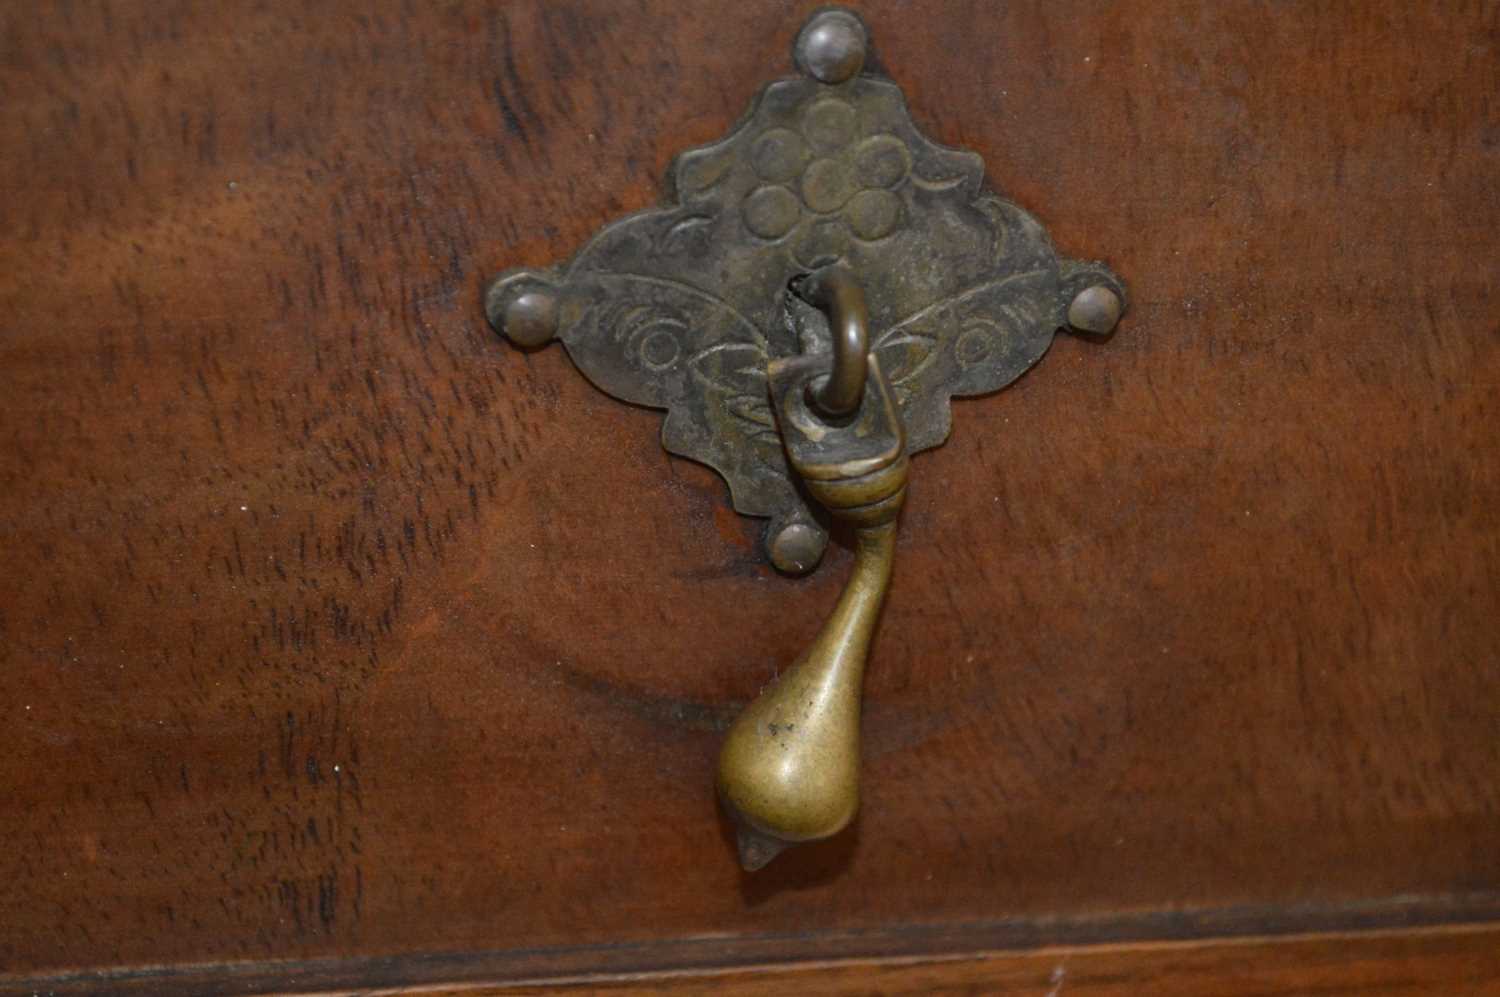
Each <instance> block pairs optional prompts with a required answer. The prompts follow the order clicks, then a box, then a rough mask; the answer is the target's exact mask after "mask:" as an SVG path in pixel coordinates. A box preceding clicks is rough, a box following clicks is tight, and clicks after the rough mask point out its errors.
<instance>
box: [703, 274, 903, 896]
mask: <svg viewBox="0 0 1500 997" xmlns="http://www.w3.org/2000/svg"><path fill="white" fill-rule="evenodd" d="M793 288H794V290H795V292H796V293H798V294H799V295H800V296H803V297H805V298H806V299H807V300H809V301H810V302H811V303H813V304H817V305H820V306H822V307H824V308H825V309H826V310H827V312H828V317H829V323H828V324H829V326H830V327H831V330H832V340H833V349H832V365H831V366H832V369H831V371H830V370H829V366H830V365H829V361H828V359H827V357H828V355H827V354H817V353H814V354H803V355H800V356H796V357H792V358H789V359H782V360H774V361H772V362H771V364H770V365H769V370H768V380H769V384H770V391H771V403H772V408H773V411H774V412H775V415H776V421H777V424H778V426H779V427H780V428H781V435H782V440H783V442H784V444H785V446H786V453H787V458H788V460H789V461H790V463H791V467H792V470H793V471H794V472H795V473H796V474H797V476H798V477H799V478H800V479H801V480H802V482H803V484H804V485H806V487H807V490H808V491H809V492H810V493H811V495H812V496H813V498H814V499H815V500H816V501H817V502H818V503H819V504H820V505H822V506H823V507H824V508H826V509H827V510H828V511H829V512H830V513H831V514H832V515H833V516H834V517H835V518H836V519H838V520H840V521H842V522H845V523H847V524H849V525H850V526H852V527H854V530H855V534H854V535H855V561H854V570H853V572H852V573H851V574H850V576H849V580H848V582H847V583H845V585H844V590H843V593H842V594H841V595H840V596H839V600H838V604H837V605H836V606H835V607H834V610H833V614H832V615H831V616H829V618H828V622H827V623H825V624H824V625H823V629H822V630H821V631H819V633H818V635H817V637H816V638H815V639H814V640H813V642H812V644H811V645H810V646H809V647H808V649H807V650H806V651H804V652H803V654H802V656H801V657H800V658H798V659H797V662H796V664H794V665H793V666H792V668H791V669H790V670H789V671H788V672H787V673H786V674H784V675H782V676H781V677H780V678H779V679H778V680H777V681H776V683H775V684H774V685H773V686H772V687H771V688H769V689H767V690H766V691H764V692H762V693H761V694H760V696H759V698H757V699H756V700H755V701H754V702H753V703H751V704H750V706H749V707H748V708H746V710H745V712H744V713H742V714H741V715H740V716H739V718H738V719H737V720H736V721H735V722H734V725H733V726H732V727H730V729H729V735H728V737H727V738H726V739H725V741H724V747H723V749H722V751H721V752H720V754H719V793H720V795H721V796H722V797H723V799H724V802H725V805H726V806H727V807H728V809H729V812H730V813H731V815H732V816H733V817H734V818H735V822H736V824H737V825H738V839H739V853H740V863H741V864H742V865H743V866H744V867H745V868H746V869H750V870H754V869H759V868H760V867H761V866H763V865H765V864H766V863H767V862H769V861H770V860H771V859H773V858H775V857H776V855H777V854H778V853H779V852H781V851H782V849H784V848H786V847H787V846H788V845H790V844H795V843H797V842H800V841H813V840H816V839H818V838H826V837H829V836H830V835H833V834H837V833H838V832H839V831H841V830H842V829H843V828H844V827H845V825H847V824H848V823H849V821H850V820H852V819H853V817H854V813H855V811H856V810H857V809H858V807H859V718H860V690H861V686H862V685H863V681H864V673H865V660H866V658H867V657H868V656H869V650H870V640H871V638H872V637H873V636H874V634H875V626H876V623H877V621H878V620H879V617H880V607H881V604H882V603H883V602H884V601H885V592H886V588H887V587H888V586H889V584H890V579H891V567H892V562H893V561H894V559H895V552H896V520H897V516H898V515H899V514H900V512H901V506H902V504H903V503H904V502H905V500H906V480H907V470H908V468H909V466H910V461H909V460H908V459H907V455H906V433H905V431H904V430H903V428H902V425H901V415H900V413H899V411H898V410H897V408H896V404H895V402H894V400H893V399H892V397H891V391H890V385H888V384H887V383H886V380H885V376H884V375H883V374H882V373H881V370H880V362H879V360H878V359H877V358H876V357H874V356H872V355H870V353H869V352H868V350H869V347H868V342H869V339H868V329H867V323H868V319H867V316H866V313H865V305H864V292H863V290H862V289H861V288H860V286H859V283H858V281H857V280H856V279H855V278H854V277H853V275H852V274H850V273H849V272H848V271H847V270H845V269H843V268H842V267H830V268H827V269H825V270H823V271H820V272H818V273H815V274H812V275H810V276H809V277H807V278H804V279H801V280H798V281H794V282H793ZM830 396H832V400H830ZM841 416H842V417H841Z"/></svg>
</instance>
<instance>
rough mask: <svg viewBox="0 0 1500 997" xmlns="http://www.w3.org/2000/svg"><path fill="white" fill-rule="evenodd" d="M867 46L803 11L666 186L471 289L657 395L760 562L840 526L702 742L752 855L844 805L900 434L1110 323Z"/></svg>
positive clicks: (534, 341)
mask: <svg viewBox="0 0 1500 997" xmlns="http://www.w3.org/2000/svg"><path fill="white" fill-rule="evenodd" d="M868 45H869V34H868V31H867V30H866V28H865V25H864V23H863V21H861V20H860V18H859V17H858V16H857V15H855V14H853V13H852V12H850V11H847V10H840V9H829V10H823V11H820V12H818V13H817V14H815V15H813V17H812V18H811V19H809V21H808V23H807V24H806V26H805V27H804V28H803V30H802V31H801V33H800V34H799V35H798V41H797V46H796V51H795V57H796V63H797V66H798V68H799V69H800V71H801V73H802V75H801V76H799V77H797V78H794V79H786V80H779V81H777V82H774V83H771V84H770V85H768V86H766V87H765V88H764V89H763V90H762V91H761V92H760V94H759V96H758V97H757V98H756V100H755V102H754V104H753V106H752V107H751V109H750V111H749V113H748V114H747V115H746V116H745V117H744V118H743V119H742V120H741V122H740V123H739V124H738V125H737V126H735V128H734V129H733V130H732V131H731V132H730V133H729V134H728V135H726V136H725V137H724V138H723V139H721V140H719V141H718V142H715V143H713V144H711V145H707V146H704V147H702V148H698V149H692V150H689V151H687V152H684V153H683V154H681V155H680V156H678V158H677V160H676V161H675V163H674V165H673V167H672V170H671V176H670V193H669V195H668V197H667V199H666V200H665V202H664V203H662V204H661V205H660V206H659V207H656V208H652V209H649V210H647V211H643V212H640V213H639V214H635V215H632V216H630V217H628V218H623V219H620V220H618V221H616V222H614V223H612V224H610V225H607V226H605V227H604V228H602V229H601V230H600V231H599V232H598V233H597V234H596V235H595V236H594V238H593V239H592V240H591V241H590V242H589V243H588V244H587V245H586V246H584V247H583V248H582V249H581V250H580V251H579V252H578V254H577V255H576V256H574V257H573V258H572V259H571V260H569V261H567V262H565V263H561V264H558V265H556V266H553V267H549V268H545V269H536V270H511V271H507V272H505V273H502V274H500V275H499V276H498V277H496V278H495V279H494V280H493V281H492V282H491V283H490V285H489V287H488V289H487V291H486V294H485V311H486V314H487V316H488V318H489V320H490V323H491V324H492V325H493V326H494V327H495V328H496V329H497V330H499V331H501V332H503V333H504V334H505V335H506V336H507V338H509V339H510V340H511V341H512V342H514V343H515V344H516V345H517V346H521V347H524V348H538V347H540V346H542V345H544V344H545V343H547V342H549V341H550V340H552V339H554V338H555V339H560V340H562V342H563V344H564V346H566V347H567V350H568V354H569V355H570V356H571V357H572V358H573V361H574V363H575V364H576V365H577V366H578V369H579V370H580V371H582V372H583V373H584V375H585V376H587V377H588V378H589V380H590V381H592V382H593V383H594V384H595V385H597V386H598V387H600V388H601V389H603V390H604V391H606V392H608V393H609V394H611V395H613V396H615V397H617V398H621V399H623V400H626V401H629V402H634V403H636V404H639V405H646V406H651V407H654V408H660V409H665V410H666V413H667V414H666V419H665V420H664V422H663V425H662V445H663V446H664V447H665V448H666V449H667V450H669V451H671V452H672V453H675V454H680V455H682V456H685V457H690V458H693V459H695V460H699V461H702V462H703V463H705V464H707V465H709V466H711V467H713V468H714V469H715V470H717V471H718V472H719V473H720V474H721V475H723V477H724V479H725V481H726V482H727V483H728V485H729V491H730V496H731V498H732V501H733V503H734V507H735V509H737V510H738V511H739V512H741V513H744V514H746V515H751V516H763V517H767V518H769V520H770V525H769V527H768V529H767V533H766V548H767V551H768V553H769V555H770V558H771V561H772V563H774V564H775V565H776V567H777V568H778V569H780V570H781V571H784V572H787V573H792V574H801V573H804V572H807V571H811V570H813V569H814V568H816V567H817V565H818V563H819V560H820V559H821V557H822V554H823V551H824V548H825V547H826V545H827V542H828V528H827V527H828V523H827V518H826V517H827V515H829V514H831V515H832V516H833V517H835V518H843V519H846V520H850V521H851V522H854V523H855V524H856V526H857V530H856V534H855V535H856V538H857V539H856V541H855V543H856V548H857V551H858V555H857V558H856V564H855V569H854V574H853V577H852V578H851V580H850V582H849V585H848V587H847V588H846V590H845V593H844V596H843V597H842V598H841V600H840V602H839V604H838V608H837V609H836V610H835V615H834V617H833V618H832V619H831V620H830V622H829V624H828V626H827V627H825V628H824V631H823V633H822V634H821V635H820V636H819V638H818V640H817V641H816V642H815V643H814V645H813V647H812V648H811V649H810V650H809V651H808V652H807V654H805V655H804V656H803V658H802V659H801V660H800V662H799V664H798V665H797V666H796V667H795V668H794V669H793V670H792V671H791V672H789V673H788V674H787V676H785V677H784V678H783V680H782V681H781V683H779V684H778V685H777V687H776V688H775V689H774V690H772V691H771V692H769V693H768V694H767V696H766V697H765V698H763V699H762V700H760V701H757V703H756V704H755V705H754V706H752V707H751V709H750V711H749V712H747V714H746V719H744V720H743V721H741V723H740V724H737V725H736V726H735V728H734V730H733V732H732V733H731V736H730V739H729V743H728V744H727V745H726V748H725V755H724V761H723V764H722V765H721V769H720V788H721V791H722V795H723V796H724V798H725V800H726V801H727V802H728V804H729V806H730V808H731V809H732V810H733V811H734V812H735V813H736V815H737V816H738V817H739V818H740V819H741V822H742V824H743V825H744V826H746V827H747V828H749V830H748V831H747V837H746V839H745V842H748V844H744V843H742V844H743V850H746V858H747V862H749V863H750V864H754V863H755V862H756V861H759V860H760V859H762V858H764V857H766V856H768V855H769V854H774V850H773V849H771V847H770V846H769V845H767V844H766V842H768V841H770V840H772V839H773V838H774V839H775V840H780V841H794V840H805V839H807V838H810V837H818V836H822V835H826V834H830V833H833V832H834V831H836V830H837V829H838V828H839V827H842V826H843V825H844V824H845V823H847V821H848V819H849V818H850V816H851V815H852V814H853V813H854V810H855V807H856V800H857V790H856V786H857V754H858V751H857V745H858V690H859V677H860V674H861V672H862V669H863V662H864V648H865V647H866V646H867V644H868V641H869V634H870V628H871V627H873V626H874V621H875V618H876V616H877V615H878V609H879V605H880V601H881V597H882V595H883V593H884V588H885V584H886V580H887V579H888V577H889V572H890V555H891V550H892V545H893V544H894V537H895V516H896V512H897V510H898V509H899V507H900V504H901V501H902V496H904V494H905V492H904V485H905V476H906V466H907V459H908V457H909V455H910V454H915V453H918V452H920V451H922V450H925V449H928V448H929V447H935V446H938V445H939V444H941V443H942V442H943V441H944V440H945V439H946V438H947V436H948V432H949V429H950V426H951V413H950V399H952V398H954V397H958V396H970V395H982V394H986V393H989V392H993V391H996V390H998V389H1000V388H1002V387H1004V386H1005V385H1007V384H1009V383H1010V382H1012V381H1014V380H1015V379H1016V378H1017V377H1019V376H1020V375H1021V374H1022V373H1024V372H1025V371H1026V370H1027V369H1028V368H1029V367H1030V366H1031V365H1032V364H1034V363H1035V362H1036V361H1037V360H1038V359H1040V358H1041V356H1042V355H1043V354H1044V353H1045V352H1046V351H1047V348H1048V346H1049V345H1050V344H1051V342H1052V339H1053V336H1054V335H1055V333H1056V332H1057V330H1059V329H1061V328H1065V327H1066V328H1071V329H1073V330H1074V331H1076V332H1082V333H1089V334H1098V335H1103V334H1107V333H1109V332H1110V331H1111V330H1112V329H1113V327H1114V325H1115V323H1116V322H1117V321H1118V320H1119V318H1120V316H1121V315H1122V314H1123V312H1124V309H1125V306H1126V295H1125V287H1124V285H1123V284H1122V283H1121V281H1120V280H1119V278H1117V277H1116V276H1115V275H1114V274H1113V273H1111V272H1110V270H1109V269H1108V268H1107V267H1105V266H1104V265H1103V264H1100V263H1088V262H1080V261H1077V260H1072V259H1068V258H1066V257H1063V256H1060V255H1058V253H1057V252H1056V250H1055V249H1054V248H1053V246H1052V243H1051V241H1050V240H1049V239H1048V237H1047V234H1046V232H1045V231H1044V230H1043V229H1042V226H1041V225H1040V223H1038V222H1037V220H1036V219H1035V218H1033V217H1032V216H1031V215H1030V214H1028V213H1027V212H1026V211H1024V210H1022V209H1021V208H1020V207H1018V206H1017V205H1015V204H1014V203H1012V202H1010V201H1008V200H1006V199H1004V198H1002V197H1000V196H998V195H996V194H994V193H992V192H990V191H988V190H986V189H985V188H984V185H983V176H984V167H983V164H982V163H981V162H980V159H979V157H978V156H976V155H975V154H973V153H971V152H964V151H961V150H957V149H950V148H946V147H944V146H941V145H938V144H936V143H934V142H931V141H930V140H928V139H927V138H926V137H924V136H923V135H922V134H921V133H920V132H919V131H918V130H917V128H916V126H915V125H914V124H913V123H912V120H911V117H910V115H909V114H908V112H907V108H906V102H905V99H904V98H903V96H902V94H901V91H900V89H899V88H898V87H897V86H896V85H895V84H894V83H892V82H891V81H890V80H887V79H884V78H881V77H879V76H877V75H875V74H873V73H871V72H869V71H868V70H867V69H866V67H867V65H868V64H869V62H870V60H869V59H868V58H867V56H868V54H869V53H868ZM794 281H800V282H801V283H799V284H798V285H797V286H796V287H795V288H794V291H795V292H796V293H788V288H789V286H790V285H791V284H792V282H794ZM860 291H862V297H863V300H862V301H860V300H858V292H860ZM799 295H801V296H800V297H799ZM804 299H805V300H804ZM815 306H816V307H815ZM820 308H821V309H826V310H827V314H826V315H825V314H824V313H823V311H820ZM866 352H868V357H866V356H865V354H866ZM793 384H795V386H796V387H795V391H792V390H791V388H790V387H788V385H793ZM788 392H790V394H789V393H788ZM794 396H795V397H794ZM789 399H792V400H789ZM872 406H873V408H872ZM867 417H868V418H869V419H873V420H874V421H873V422H868V423H867V422H866V419H867ZM799 419H800V420H804V421H802V422H798V421H796V420H799ZM854 426H864V427H865V428H866V429H872V428H873V427H879V429H880V432H881V433H884V434H886V435H885V436H884V437H882V438H883V439H885V440H886V441H887V442H890V441H893V440H894V441H899V443H898V444H897V445H896V447H895V449H894V450H887V451H882V454H881V455H880V456H881V458H882V459H885V458H887V457H888V458H889V463H888V464H886V465H880V466H879V467H876V466H874V465H870V466H866V465H865V464H861V463H859V461H861V460H866V459H867V458H871V457H872V455H870V454H868V453H866V451H865V450H864V449H861V448H864V447H866V446H867V445H868V444H869V443H870V439H868V438H867V437H860V436H858V434H857V433H851V432H850V431H849V430H850V427H854ZM799 434H800V435H799ZM892 453H896V454H898V455H899V456H895V457H892V456H890V455H891V454H892ZM853 454H865V456H864V457H855V456H851V455H853ZM829 468H834V469H837V470H836V473H825V472H827V469H829ZM897 478H899V484H897V483H896V482H897ZM887 487H889V488H890V489H891V491H890V493H889V494H888V495H882V494H880V492H879V489H881V488H887ZM820 506H821V507H826V509H825V508H819V507H820ZM877 511H878V517H877ZM870 517H877V518H874V519H871V518H870ZM866 519H869V520H870V521H869V522H864V520H866ZM814 692H816V695H814ZM799 696H802V697H803V700H798V697H799ZM850 697H852V699H851V698H850ZM799 701H800V702H803V706H802V707H797V706H796V703H797V702H799ZM808 702H811V703H815V704H816V703H821V704H823V705H822V706H820V707H818V708H817V709H816V710H814V709H813V707H811V706H808V705H806V704H807V703H808ZM798 709H802V710H804V711H805V710H812V711H813V712H811V713H806V715H803V714H801V713H798ZM798 716H801V717H802V718H801V719H800V720H799V719H797V717H798ZM788 718H790V719H788ZM784 721H785V722H787V723H790V724H791V725H792V726H786V725H785V723H784ZM771 725H775V728H776V729H775V730H774V731H772V730H771ZM803 725H805V726H803ZM777 752H779V754H776V753H777ZM768 759H780V761H779V762H776V761H768Z"/></svg>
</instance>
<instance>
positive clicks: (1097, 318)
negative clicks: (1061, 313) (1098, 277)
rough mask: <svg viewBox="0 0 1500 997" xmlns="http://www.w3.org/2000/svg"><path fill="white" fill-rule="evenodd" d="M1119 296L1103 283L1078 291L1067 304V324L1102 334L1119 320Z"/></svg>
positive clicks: (1079, 329) (1084, 330)
mask: <svg viewBox="0 0 1500 997" xmlns="http://www.w3.org/2000/svg"><path fill="white" fill-rule="evenodd" d="M1120 308H1121V305H1120V296H1119V295H1118V294H1116V293H1115V292H1114V291H1113V290H1111V289H1110V288H1107V287H1105V286H1104V285H1103V284H1095V285H1094V286H1092V287H1086V288H1084V289H1083V290H1082V291H1079V292H1078V294H1077V295H1075V296H1074V298H1073V303H1072V304H1070V305H1068V325H1070V326H1072V327H1073V328H1074V329H1077V330H1078V331H1079V332H1092V333H1096V334H1099V335H1102V334H1104V333H1106V332H1109V331H1110V330H1111V329H1113V328H1114V327H1115V324H1116V323H1118V322H1119V321H1120Z"/></svg>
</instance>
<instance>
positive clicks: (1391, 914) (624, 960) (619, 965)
mask: <svg viewBox="0 0 1500 997" xmlns="http://www.w3.org/2000/svg"><path fill="white" fill-rule="evenodd" d="M1485 922H1500V894H1496V893H1480V894H1466V895H1461V896H1432V897H1411V896H1405V897H1396V898H1390V899H1387V900H1383V901H1378V902H1360V903H1349V904H1342V905H1326V904H1325V905H1315V904H1307V905H1276V906H1245V907H1229V908H1219V909H1210V910H1191V911H1189V910H1184V911H1149V912H1140V913H1134V914H1115V915H1109V916H1102V917H1069V918H1030V919H1016V920H1003V921H993V922H983V923H968V924H905V925H893V926H886V927H882V928H881V929H879V930H874V931H861V932H808V933H799V934H775V935H742V936H738V937H732V938H690V939H673V940H666V941H650V942H624V943H618V944H609V945H581V946H570V947H555V948H538V949H515V950H502V951H483V952H429V953H408V954H402V955H391V956H365V957H354V958H318V959H305V960H287V961H271V962H226V963H191V964H179V965H167V966H137V967H110V968H102V969H90V970H77V971H71V972H61V973H53V974H47V975H31V976H19V975H4V976H0V992H4V993H26V994H31V993H46V994H57V995H68V994H83V993H87V994H94V995H101V997H107V995H139V994H162V995H170V994H193V995H195V997H213V995H229V994H265V993H287V992H299V993H317V992H330V991H349V990H371V989H399V988H412V987H422V986H434V985H450V986H452V985H463V984H487V985H500V984H509V985H522V984H530V985H537V984H545V983H547V982H549V981H552V982H557V983H562V982H567V981H569V980H573V981H576V980H580V979H584V978H595V979H598V978H600V977H607V976H626V975H642V974H653V973H654V974H664V973H682V972H697V973H704V972H710V971H723V970H733V969H746V968H751V967H756V966H764V965H767V964H777V965H782V966H787V965H794V964H798V963H815V962H819V961H829V960H845V961H846V960H869V959H892V958H894V959H901V958H908V959H909V958H921V959H933V958H938V957H942V956H955V955H973V954H975V953H994V952H1023V951H1027V950H1035V949H1040V948H1044V947H1047V948H1050V947H1057V946H1072V947H1082V946H1093V945H1105V944H1119V943H1143V942H1144V943H1149V942H1185V941H1194V940H1204V939H1234V938H1255V937H1266V936H1283V935H1306V934H1326V933H1342V932H1368V931H1390V930H1400V929H1417V928H1428V927H1438V926H1456V925H1472V924H1483V923H1485Z"/></svg>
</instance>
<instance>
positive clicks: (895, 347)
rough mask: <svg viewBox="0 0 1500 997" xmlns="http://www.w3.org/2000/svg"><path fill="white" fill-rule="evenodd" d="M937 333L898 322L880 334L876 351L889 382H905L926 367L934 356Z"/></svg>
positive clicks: (894, 383)
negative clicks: (929, 332) (902, 325)
mask: <svg viewBox="0 0 1500 997" xmlns="http://www.w3.org/2000/svg"><path fill="white" fill-rule="evenodd" d="M937 345H938V340H937V337H936V336H931V335H928V334H927V333H925V332H918V331H916V330H914V329H906V328H903V327H901V326H897V327H896V328H894V329H892V330H891V331H890V332H888V333H886V335H884V336H882V337H881V339H880V342H879V343H878V344H876V347H875V352H876V355H877V356H878V357H879V358H880V368H881V370H883V371H884V372H885V376H886V379H887V380H888V381H890V382H891V384H892V385H901V384H905V383H906V382H907V381H910V380H912V379H914V378H916V377H917V376H919V375H920V374H921V373H922V372H923V371H925V370H926V369H927V367H928V366H930V365H931V364H932V362H933V361H934V360H935V359H936V357H937Z"/></svg>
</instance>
